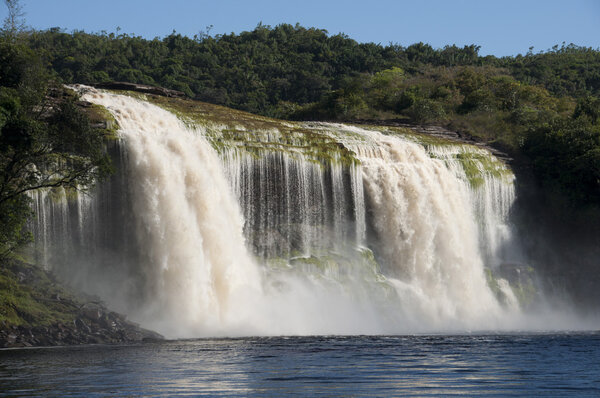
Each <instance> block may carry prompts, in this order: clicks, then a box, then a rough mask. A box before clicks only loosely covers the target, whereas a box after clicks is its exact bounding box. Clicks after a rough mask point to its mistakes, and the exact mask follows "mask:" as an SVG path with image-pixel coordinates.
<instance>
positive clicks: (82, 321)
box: [0, 304, 163, 348]
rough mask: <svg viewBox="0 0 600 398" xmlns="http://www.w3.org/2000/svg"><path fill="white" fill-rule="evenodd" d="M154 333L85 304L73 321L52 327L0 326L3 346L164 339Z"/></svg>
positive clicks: (120, 316)
mask: <svg viewBox="0 0 600 398" xmlns="http://www.w3.org/2000/svg"><path fill="white" fill-rule="evenodd" d="M162 339H163V337H162V336H161V335H160V334H158V333H155V332H152V331H150V330H146V329H143V328H140V327H139V325H137V324H135V323H132V322H129V321H127V320H126V319H125V317H124V316H123V315H121V314H117V313H116V312H112V311H107V310H106V309H105V308H103V307H101V306H98V305H96V304H91V305H89V304H85V305H84V307H83V308H81V309H80V310H79V316H78V317H77V318H75V321H73V322H72V323H71V324H65V323H60V322H59V323H56V324H53V325H50V326H34V327H30V326H23V325H21V326H15V325H12V326H8V325H0V348H16V347H39V346H59V345H77V344H110V343H123V342H140V341H155V340H162Z"/></svg>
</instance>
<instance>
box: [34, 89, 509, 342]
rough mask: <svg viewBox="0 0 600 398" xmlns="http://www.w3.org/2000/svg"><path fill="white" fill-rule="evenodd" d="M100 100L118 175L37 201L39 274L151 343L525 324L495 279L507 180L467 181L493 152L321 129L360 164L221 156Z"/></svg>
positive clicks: (254, 153) (121, 104) (202, 135)
mask: <svg viewBox="0 0 600 398" xmlns="http://www.w3.org/2000/svg"><path fill="white" fill-rule="evenodd" d="M87 90H88V91H87V93H86V94H85V95H84V99H86V100H88V101H90V102H93V103H96V104H99V105H102V106H104V107H106V108H107V109H108V110H109V111H110V112H111V113H112V114H113V115H114V116H115V118H116V119H117V121H118V123H119V126H120V133H119V134H120V139H119V141H118V142H116V143H114V144H113V145H111V148H110V150H111V151H112V152H113V153H114V156H113V157H114V158H115V161H116V162H117V166H118V170H119V172H118V173H117V175H115V176H114V177H113V178H112V179H111V180H110V181H108V182H106V183H103V184H101V185H100V186H99V187H98V188H97V189H96V191H95V192H94V193H92V194H91V195H90V196H84V195H74V196H75V197H74V198H72V200H70V201H68V200H66V198H65V196H64V195H63V196H61V195H60V193H59V194H57V193H53V194H50V193H48V192H38V193H36V194H35V195H34V196H33V197H34V205H35V208H34V210H35V211H36V214H37V219H36V221H35V223H34V225H33V229H34V233H35V235H36V238H37V244H38V247H39V253H40V256H41V257H42V258H41V260H42V261H43V262H45V263H46V264H48V266H50V267H51V268H52V269H53V270H54V271H55V272H56V273H57V274H59V275H60V276H61V277H62V278H63V279H65V280H68V281H70V282H71V283H72V284H74V285H75V286H78V287H79V288H81V289H83V290H85V291H86V292H90V293H93V294H97V295H99V296H100V297H101V298H102V299H104V300H106V301H107V302H108V303H109V304H110V305H112V306H114V307H115V308H116V309H118V310H120V311H123V312H125V313H127V314H128V315H129V316H130V317H132V318H133V319H135V320H138V321H140V322H142V323H143V324H144V325H145V326H147V327H151V328H155V329H157V330H159V331H160V332H163V333H165V334H166V335H168V336H175V337H181V336H202V335H215V334H227V335H240V334H246V335H248V334H319V333H341V334H348V333H407V332H423V331H439V330H465V329H473V328H478V329H489V328H497V327H501V326H507V324H506V321H507V319H508V318H509V317H510V316H511V314H514V313H515V312H517V311H518V308H517V307H518V305H517V303H516V299H513V300H505V303H504V304H501V303H500V302H499V301H498V299H497V297H496V296H495V295H494V293H493V292H492V290H491V289H490V286H489V281H488V280H487V279H486V275H485V272H484V266H488V267H494V266H496V265H497V263H500V262H501V260H500V258H501V257H500V256H501V254H502V253H501V249H502V247H505V246H506V245H507V243H508V242H509V240H510V239H509V238H510V234H509V231H508V227H507V226H506V219H507V215H508V210H509V207H510V204H511V203H512V201H513V200H514V191H513V188H512V175H511V174H510V173H509V172H508V170H507V169H506V168H505V167H504V166H503V165H501V163H500V162H498V161H497V160H496V161H495V164H494V165H495V166H494V167H497V168H499V169H501V171H502V173H501V174H502V176H498V175H497V174H495V173H488V172H487V171H485V170H479V172H478V173H477V179H474V178H473V175H470V173H471V174H472V172H471V171H469V170H468V169H467V167H466V166H465V162H464V159H462V158H465V157H469V156H470V157H469V161H470V162H472V163H473V162H474V163H473V164H475V166H477V167H479V166H481V165H482V164H483V163H482V162H481V161H480V160H481V159H480V158H481V157H488V158H489V159H492V158H493V157H492V156H491V155H489V154H488V153H487V152H485V151H483V150H478V149H474V148H471V149H469V147H467V146H463V145H448V144H446V145H443V146H441V145H439V146H435V145H434V146H429V147H427V148H426V147H424V146H423V145H420V144H417V143H415V142H411V141H410V139H407V138H402V137H398V136H392V135H384V134H382V133H381V132H378V131H373V130H366V129H359V128H356V127H351V126H344V125H335V124H321V123H315V124H306V125H303V126H302V128H303V129H305V130H306V131H308V132H309V133H310V136H311V137H313V138H314V137H318V138H319V139H326V141H327V143H328V144H331V143H333V148H342V149H343V150H344V151H346V152H344V153H350V154H351V157H350V158H343V157H342V156H337V155H336V156H332V155H331V153H328V155H327V157H326V158H325V160H320V161H319V159H318V157H317V158H315V156H314V153H313V152H311V150H312V149H311V148H310V146H309V145H307V144H306V142H302V143H301V145H298V146H297V147H294V148H292V146H289V145H288V146H284V145H279V144H278V145H274V143H275V142H276V141H277V140H278V138H277V134H278V133H277V132H272V131H270V132H268V133H266V134H264V136H265V137H266V138H265V141H264V142H263V144H265V145H264V148H259V150H257V147H256V146H254V147H252V148H249V145H245V144H244V143H242V144H241V145H237V146H236V145H224V146H222V147H221V148H218V149H219V153H217V152H216V151H215V150H214V149H213V147H212V146H211V144H210V143H209V142H210V138H211V137H213V138H214V134H215V133H214V131H213V132H209V131H208V130H207V129H206V128H204V127H202V126H196V127H188V126H186V125H185V124H184V123H183V122H182V121H180V120H179V119H178V118H177V117H176V116H175V115H174V114H172V113H170V112H168V111H166V110H164V109H162V108H159V107H157V106H155V105H152V104H150V103H148V102H146V101H142V100H138V99H134V98H131V97H129V96H125V95H117V94H111V93H106V92H100V91H96V90H92V89H87ZM255 144H256V143H255ZM259 144H260V143H259ZM267 144H269V145H267ZM259 146H260V145H259ZM282 148H283V149H282ZM478 151H479V152H478ZM219 155H220V157H219ZM458 155H460V156H458ZM474 155H476V156H477V157H478V159H479V160H478V161H477V162H475V161H473V159H472V157H473V156H474ZM344 156H345V155H344ZM461 156H462V158H461ZM457 159H458V160H457ZM486 159H487V158H486ZM236 199H237V200H236ZM501 282H502V283H499V285H500V286H501V288H502V289H501V290H502V291H503V292H504V294H505V296H507V297H508V296H511V291H510V287H509V286H508V285H507V284H504V283H503V281H501ZM511 297H513V298H514V296H511ZM507 303H508V304H507Z"/></svg>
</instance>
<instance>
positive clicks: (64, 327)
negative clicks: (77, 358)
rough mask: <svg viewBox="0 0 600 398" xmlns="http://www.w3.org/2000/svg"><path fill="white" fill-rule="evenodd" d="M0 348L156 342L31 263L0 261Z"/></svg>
mask: <svg viewBox="0 0 600 398" xmlns="http://www.w3.org/2000/svg"><path fill="white" fill-rule="evenodd" d="M0 290H2V294H1V295H0V348H16V347H39V346H57V345H76V344H109V343H123V342H140V341H149V340H150V341H153V340H162V339H163V336H161V335H160V334H158V333H156V332H153V331H150V330H146V329H143V328H141V327H140V326H139V325H138V324H136V323H133V322H131V321H129V320H127V319H126V317H125V316H124V315H121V314H118V313H116V312H113V311H110V310H109V309H108V308H106V306H105V305H104V304H103V303H101V302H99V301H97V300H96V299H94V298H91V297H84V296H83V295H78V294H76V293H74V292H72V291H70V290H68V289H67V288H66V287H65V286H63V285H61V284H60V283H58V282H57V281H56V280H55V279H54V277H53V276H52V274H50V273H48V272H46V271H44V270H42V269H41V268H40V267H37V266H35V265H32V264H28V263H25V262H21V261H18V260H14V259H10V260H7V259H5V260H3V261H1V262H0Z"/></svg>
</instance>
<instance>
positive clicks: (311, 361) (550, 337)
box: [0, 333, 600, 397]
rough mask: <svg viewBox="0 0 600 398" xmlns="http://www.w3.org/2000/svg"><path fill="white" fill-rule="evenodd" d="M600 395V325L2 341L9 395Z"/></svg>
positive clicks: (1, 374)
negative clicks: (510, 330)
mask: <svg viewBox="0 0 600 398" xmlns="http://www.w3.org/2000/svg"><path fill="white" fill-rule="evenodd" d="M36 395H37V396H60V397H70V396H81V397H90V396H135V395H138V396H175V395H188V396H195V395H210V396H219V395H221V396H234V395H239V396H275V397H276V396H281V395H295V396H303V397H308V396H341V397H346V396H377V397H387V396H450V395H456V396H464V395H477V396H481V395H487V396H527V397H534V396H539V397H546V396H585V397H590V396H600V334H599V333H585V334H568V333H564V334H541V335H540V334H516V335H477V336H475V335H459V336H441V335H440V336H437V335H434V336H376V337H371V336H354V337H333V336H332V337H256V338H240V339H202V340H185V341H166V342H158V343H144V344H138V345H108V346H79V347H59V348H39V349H18V350H0V396H36Z"/></svg>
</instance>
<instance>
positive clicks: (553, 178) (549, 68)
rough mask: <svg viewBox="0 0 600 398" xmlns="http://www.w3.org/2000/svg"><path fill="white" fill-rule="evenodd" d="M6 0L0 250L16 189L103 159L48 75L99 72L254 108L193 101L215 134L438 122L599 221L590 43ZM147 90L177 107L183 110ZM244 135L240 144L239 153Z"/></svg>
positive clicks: (315, 140) (9, 238)
mask: <svg viewBox="0 0 600 398" xmlns="http://www.w3.org/2000/svg"><path fill="white" fill-rule="evenodd" d="M5 4H6V5H7V6H8V9H9V14H8V18H7V19H6V20H5V23H4V26H3V28H2V29H1V32H0V256H5V255H7V254H8V253H10V252H12V251H14V249H15V248H17V247H18V246H19V245H21V244H22V243H24V242H26V241H27V240H28V239H29V238H30V237H29V235H28V233H27V231H26V229H25V223H26V220H27V218H28V217H29V216H30V206H29V200H28V196H27V195H26V194H27V192H29V191H31V190H34V189H38V188H44V187H64V188H68V189H85V188H86V187H88V186H90V185H91V184H92V183H93V182H94V181H96V180H97V179H99V178H102V177H103V176H105V175H106V174H107V173H108V172H110V165H109V162H108V159H107V157H106V156H105V154H104V152H103V151H102V140H103V138H104V137H103V135H104V134H106V133H109V134H110V133H112V132H114V129H115V126H116V124H114V123H112V122H111V123H108V124H106V125H104V126H103V129H93V128H91V127H90V120H89V118H88V116H86V115H85V114H84V113H83V112H82V111H81V109H80V108H79V107H78V106H77V104H76V102H75V100H74V98H73V97H72V96H70V95H68V94H66V93H65V90H64V89H63V88H62V85H61V84H62V83H97V82H106V81H111V80H117V81H127V82H132V83H143V84H151V85H160V86H163V87H167V88H170V89H176V90H180V91H183V92H184V93H185V94H186V95H188V96H189V97H191V98H193V99H197V100H202V101H206V102H210V103H212V104H215V105H224V106H228V107H233V108H236V109H239V110H244V111H249V112H252V113H254V114H256V115H260V116H254V117H250V116H248V115H247V114H242V113H227V115H224V112H225V111H224V108H220V107H218V106H212V105H211V106H207V107H205V110H206V109H208V110H209V112H213V113H214V114H213V116H214V117H215V118H217V119H220V120H223V124H224V125H227V126H229V129H230V131H231V134H230V136H227V137H224V138H225V139H229V140H230V141H235V140H238V141H239V140H240V139H244V140H249V141H251V142H252V141H256V142H260V141H261V138H260V136H259V135H260V134H259V135H256V136H253V137H249V136H248V135H244V134H241V133H242V131H241V130H239V129H238V128H237V126H236V123H235V118H236V117H242V118H243V119H244V123H246V122H248V121H250V122H251V123H253V125H256V126H258V127H260V129H262V130H268V128H269V125H272V123H274V122H273V121H272V119H270V117H277V118H284V119H292V120H308V119H312V120H329V121H362V122H377V123H380V124H385V122H389V121H391V120H393V121H395V122H397V121H398V120H400V121H403V122H410V123H419V124H437V125H441V126H446V127H449V128H451V129H454V130H456V131H459V132H460V133H461V134H462V135H463V136H473V137H476V138H477V139H480V140H483V141H485V142H486V143H488V144H490V145H494V146H497V147H499V148H500V149H503V150H505V151H507V152H509V153H510V155H511V156H513V157H514V158H516V159H517V160H518V167H519V169H520V170H524V171H526V172H527V173H528V174H530V175H531V176H532V179H533V181H534V183H535V184H537V185H539V187H541V192H543V195H542V196H543V197H545V198H552V201H554V202H555V203H558V204H559V205H560V206H559V208H560V209H561V211H563V216H568V215H570V214H571V213H580V214H585V215H586V216H585V219H587V220H592V221H591V222H593V223H594V222H595V221H594V220H599V221H600V216H598V214H600V127H599V120H600V51H598V50H595V49H591V48H584V47H578V46H575V45H572V44H569V45H565V44H564V43H563V45H562V46H560V47H559V46H555V47H553V48H552V49H550V50H548V51H545V52H539V53H534V52H533V51H530V52H529V53H527V54H525V55H517V56H515V57H503V58H497V57H493V56H486V57H482V56H480V55H479V54H478V51H479V47H478V46H476V45H469V46H464V47H462V48H459V47H457V46H454V45H452V46H446V47H444V48H442V49H434V48H432V47H431V46H429V45H428V44H423V43H416V44H413V45H410V46H408V47H403V46H400V45H398V44H389V45H387V46H382V45H379V44H374V43H357V42H356V41H354V40H352V39H350V38H349V37H348V36H346V35H343V34H338V35H329V34H328V33H327V32H326V31H324V30H321V29H316V28H304V27H302V26H300V25H295V26H293V25H288V24H282V25H278V26H276V27H270V26H265V25H262V24H259V25H258V26H257V27H256V28H255V29H254V30H252V31H249V32H242V33H240V34H233V33H232V34H227V35H216V36H210V35H208V34H200V35H197V36H195V37H193V38H189V37H185V36H182V35H180V34H177V33H176V32H173V33H172V34H171V35H169V36H167V37H164V38H155V39H152V40H148V39H144V38H142V37H139V36H134V35H127V34H114V33H107V32H100V33H95V34H90V33H85V32H82V31H75V32H72V33H67V32H64V31H62V30H61V29H59V28H52V29H49V30H46V31H24V30H23V27H24V21H23V19H22V12H21V8H20V5H19V1H18V0H5ZM150 98H151V100H153V101H155V102H157V101H158V102H161V101H162V102H165V103H163V104H162V105H163V106H167V107H170V108H171V109H174V110H175V111H177V112H179V113H180V114H185V115H187V116H189V117H191V118H192V119H193V117H194V116H193V115H194V112H197V111H198V110H194V109H191V110H185V109H181V106H182V105H181V104H180V103H177V101H170V100H169V101H167V100H164V99H157V98H156V97H150ZM167 102H168V103H167ZM102 112H103V110H102V109H99V108H92V109H89V110H88V114H90V115H91V116H92V119H93V120H92V121H93V122H98V121H102V120H106V118H105V117H103V114H102ZM190 115H191V116H190ZM240 115H245V116H240ZM232 118H233V119H234V120H233V121H232ZM109 121H110V120H109ZM289 126H290V127H289V129H288V130H286V131H285V132H284V134H283V136H282V137H281V139H280V142H279V143H278V145H279V148H281V150H289V148H290V147H294V146H299V145H300V146H302V145H312V146H316V149H315V151H316V153H315V158H322V157H323V154H324V153H334V154H335V156H338V157H339V158H340V159H341V161H342V162H352V161H353V158H352V155H351V154H349V153H342V152H340V150H341V149H340V148H339V147H338V146H336V145H335V143H333V142H330V141H328V140H327V139H325V138H324V137H322V136H318V135H315V136H314V137H312V138H310V139H309V140H308V141H307V142H305V143H302V142H298V140H297V138H298V136H299V135H302V137H304V138H306V137H307V135H306V132H305V131H301V130H302V129H301V127H300V126H301V125H300V124H293V123H290V125H289ZM260 129H257V130H260ZM304 138H303V139H304ZM251 142H248V143H247V142H245V141H244V142H240V145H241V146H244V147H245V148H247V150H251V147H252V145H250V144H251ZM242 144H249V145H242ZM466 161H470V160H469V159H466ZM553 208H558V207H557V206H554V207H553ZM532 211H534V212H535V211H537V212H541V211H542V210H541V207H540V209H533V210H532ZM589 215H591V216H589ZM590 217H592V218H590ZM594 217H595V218H594ZM531 219H532V220H534V219H535V217H531ZM598 224H600V222H598V223H595V225H598ZM590 233H591V234H592V235H593V234H594V233H598V229H597V228H595V229H594V228H592V229H591V232H590ZM592 241H593V242H596V243H597V241H598V238H596V239H592Z"/></svg>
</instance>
